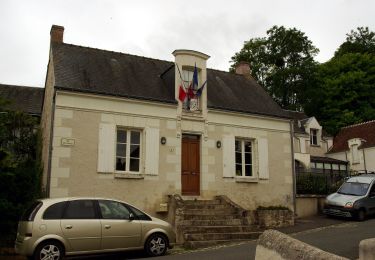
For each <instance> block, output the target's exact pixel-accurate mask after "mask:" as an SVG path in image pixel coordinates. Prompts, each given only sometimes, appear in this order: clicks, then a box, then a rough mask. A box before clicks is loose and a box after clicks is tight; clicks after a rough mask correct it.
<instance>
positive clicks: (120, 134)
mask: <svg viewBox="0 0 375 260" xmlns="http://www.w3.org/2000/svg"><path fill="white" fill-rule="evenodd" d="M117 142H118V143H126V131H125V130H117Z"/></svg>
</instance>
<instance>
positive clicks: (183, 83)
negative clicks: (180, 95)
mask: <svg viewBox="0 0 375 260" xmlns="http://www.w3.org/2000/svg"><path fill="white" fill-rule="evenodd" d="M174 64H175V65H176V66H177V69H178V74H180V79H181V82H182V85H183V87H184V89H186V87H185V82H184V80H183V79H182V76H181V71H180V68H179V67H178V65H177V63H174Z"/></svg>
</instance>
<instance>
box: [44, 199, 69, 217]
mask: <svg viewBox="0 0 375 260" xmlns="http://www.w3.org/2000/svg"><path fill="white" fill-rule="evenodd" d="M65 206H66V201H63V202H58V203H55V204H53V205H51V206H49V207H48V208H47V209H46V210H45V211H44V214H43V219H61V218H62V214H63V213H64V209H65Z"/></svg>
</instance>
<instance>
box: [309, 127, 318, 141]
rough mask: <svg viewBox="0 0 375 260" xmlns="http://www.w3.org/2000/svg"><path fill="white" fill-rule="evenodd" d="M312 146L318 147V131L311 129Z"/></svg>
mask: <svg viewBox="0 0 375 260" xmlns="http://www.w3.org/2000/svg"><path fill="white" fill-rule="evenodd" d="M310 144H311V145H318V130H317V129H310Z"/></svg>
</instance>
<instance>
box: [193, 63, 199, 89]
mask: <svg viewBox="0 0 375 260" xmlns="http://www.w3.org/2000/svg"><path fill="white" fill-rule="evenodd" d="M192 87H193V89H194V90H196V89H197V88H198V69H197V64H195V65H194V73H193V86H192Z"/></svg>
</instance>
